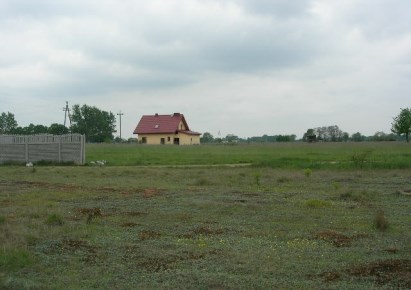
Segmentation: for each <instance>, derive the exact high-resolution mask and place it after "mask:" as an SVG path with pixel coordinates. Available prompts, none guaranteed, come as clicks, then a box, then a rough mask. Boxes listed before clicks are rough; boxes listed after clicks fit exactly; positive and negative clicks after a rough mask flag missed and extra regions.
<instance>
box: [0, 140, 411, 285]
mask: <svg viewBox="0 0 411 290" xmlns="http://www.w3.org/2000/svg"><path fill="white" fill-rule="evenodd" d="M308 145H310V144H292V145H290V146H287V145H275V146H248V147H247V146H227V147H225V146H199V147H174V146H171V147H165V146H154V147H152V146H128V145H127V146H122V147H119V146H114V145H111V146H108V145H91V146H90V145H89V146H88V147H87V156H88V161H91V160H102V159H104V160H107V161H108V165H110V166H102V167H99V166H35V167H34V168H27V167H24V166H0V233H1V235H0V246H1V247H0V288H5V289H91V288H103V289H134V288H140V289H153V288H154V289H156V288H162V289H164V288H172V289H176V288H178V289H181V288H189V289H198V288H202V289H244V288H247V289H250V288H252V289H270V288H271V289H272V288H282V289H284V288H286V289H290V288H291V289H301V288H304V289H319V288H320V289H321V288H322V289H344V288H348V289H370V288H374V289H375V288H382V289H385V288H386V289H393V288H404V289H407V288H411V245H410V241H411V231H410V225H411V215H410V208H411V206H410V205H411V200H410V198H411V196H410V195H411V170H410V169H409V165H408V166H406V165H404V164H405V163H403V162H402V160H403V159H402V158H404V160H408V162H410V153H411V152H410V147H409V146H408V147H407V145H406V144H405V145H404V144H397V143H392V144H361V145H358V144H354V145H352V146H350V145H348V144H345V145H338V144H334V145H335V146H330V145H327V144H313V145H314V146H311V147H308ZM293 150H294V151H293ZM370 150H372V151H370ZM293 152H295V153H294V154H293ZM363 152H371V153H367V156H366V160H364V161H363V162H361V163H356V161H355V158H354V159H353V158H352V156H354V155H355V154H357V153H358V154H360V153H363ZM313 153H316V154H317V155H315V154H313ZM307 154H312V155H311V156H310V157H306V156H305V155H307ZM142 156H143V157H144V158H143V157H142ZM178 156H179V157H181V159H182V160H180V159H178V158H177V157H178ZM315 156H317V157H318V159H316V157H315ZM401 157H402V158H401ZM305 158H308V160H309V162H310V163H306V159H305ZM302 159H304V160H302ZM281 160H282V161H283V162H285V163H284V164H283V163H281ZM287 162H288V163H287ZM240 163H251V164H253V166H245V167H211V166H208V165H212V164H240ZM340 163H341V164H340ZM342 163H345V165H342ZM380 163H383V164H384V165H383V166H382V165H381V164H380ZM126 164H130V165H136V164H141V165H168V166H118V165H126ZM188 164H195V165H206V166H204V167H198V166H181V167H170V166H169V165H172V166H173V165H188ZM315 164H317V166H313V165H315ZM387 168H393V169H387Z"/></svg>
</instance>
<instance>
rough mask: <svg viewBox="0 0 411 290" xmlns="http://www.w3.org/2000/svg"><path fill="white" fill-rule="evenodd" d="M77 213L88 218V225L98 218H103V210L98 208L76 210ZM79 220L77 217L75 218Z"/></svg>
mask: <svg viewBox="0 0 411 290" xmlns="http://www.w3.org/2000/svg"><path fill="white" fill-rule="evenodd" d="M75 211H76V212H78V213H80V214H82V215H85V216H87V220H86V222H87V223H91V221H92V220H93V219H95V218H97V217H102V216H103V214H102V211H101V208H98V207H94V208H76V209H75ZM75 218H77V217H75Z"/></svg>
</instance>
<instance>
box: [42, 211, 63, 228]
mask: <svg viewBox="0 0 411 290" xmlns="http://www.w3.org/2000/svg"><path fill="white" fill-rule="evenodd" d="M45 223H46V224H47V225H49V226H62V225H63V224H64V220H63V217H62V216H60V215H58V214H55V213H53V214H50V215H49V216H48V217H47V219H46V222H45Z"/></svg>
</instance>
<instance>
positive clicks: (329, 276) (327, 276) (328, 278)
mask: <svg viewBox="0 0 411 290" xmlns="http://www.w3.org/2000/svg"><path fill="white" fill-rule="evenodd" d="M320 278H322V280H323V281H324V282H333V281H337V280H339V279H340V278H341V274H340V273H338V272H324V273H321V274H320Z"/></svg>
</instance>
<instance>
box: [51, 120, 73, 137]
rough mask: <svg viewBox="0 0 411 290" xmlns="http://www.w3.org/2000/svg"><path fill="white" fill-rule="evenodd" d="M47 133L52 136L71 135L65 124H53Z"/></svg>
mask: <svg viewBox="0 0 411 290" xmlns="http://www.w3.org/2000/svg"><path fill="white" fill-rule="evenodd" d="M47 133H49V134H52V135H64V134H68V133H69V129H68V128H67V127H66V126H64V125H63V124H57V123H53V124H51V125H50V127H49V128H48V130H47Z"/></svg>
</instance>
